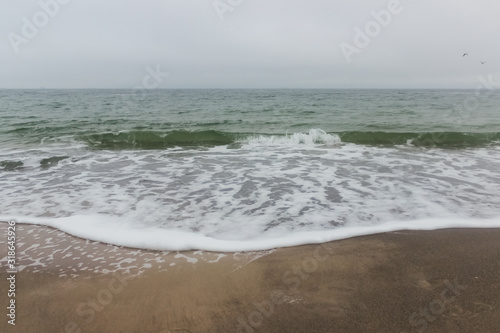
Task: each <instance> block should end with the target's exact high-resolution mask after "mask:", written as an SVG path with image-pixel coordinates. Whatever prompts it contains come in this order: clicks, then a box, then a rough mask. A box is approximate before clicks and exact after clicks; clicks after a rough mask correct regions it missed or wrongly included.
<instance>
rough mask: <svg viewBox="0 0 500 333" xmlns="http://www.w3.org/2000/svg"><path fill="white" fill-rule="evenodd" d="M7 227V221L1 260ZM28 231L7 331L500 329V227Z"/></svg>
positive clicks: (20, 234)
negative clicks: (285, 243) (197, 247)
mask: <svg viewBox="0 0 500 333" xmlns="http://www.w3.org/2000/svg"><path fill="white" fill-rule="evenodd" d="M6 229H7V225H6V224H5V223H0V234H3V235H5V236H4V237H3V239H0V249H1V251H2V252H0V259H2V258H4V256H6V253H7V251H6V250H7V249H6V243H5V242H6V238H7V237H6V235H7V234H6ZM16 236H17V247H18V249H17V258H16V259H17V263H18V268H19V271H18V273H17V274H16V278H17V286H16V304H18V307H17V309H16V326H12V325H9V324H8V323H7V320H6V319H5V315H4V320H3V321H2V322H1V323H0V328H1V331H2V332H35V331H36V332H42V333H43V332H51V333H58V332H110V333H113V332H160V333H167V332H424V331H425V332H466V331H477V332H496V331H497V329H498V327H500V259H498V253H500V242H499V241H498V240H499V239H500V229H472V228H467V229H440V230H433V231H396V232H388V233H382V234H375V235H368V236H359V237H354V238H349V239H344V240H338V241H333V242H328V243H323V244H318V245H301V246H295V247H287V248H279V249H275V250H269V251H254V252H244V253H243V252H240V253H216V252H206V251H182V252H177V251H150V250H138V249H131V248H124V247H119V246H114V245H108V244H103V243H99V242H93V241H89V240H84V239H81V238H77V237H74V236H70V235H68V234H66V233H64V232H62V231H59V230H57V229H52V228H49V227H45V226H36V225H29V224H18V225H17V235H16ZM4 259H6V258H4ZM4 259H2V261H1V263H2V266H1V267H2V271H0V279H1V280H2V281H4V283H2V284H1V285H0V295H3V296H2V299H4V300H7V297H6V295H7V289H8V284H7V281H6V278H7V277H8V274H7V273H6V269H5V265H4V263H5V260H4ZM21 268H22V269H21ZM5 304H7V303H5ZM6 311H7V309H5V310H4V312H6Z"/></svg>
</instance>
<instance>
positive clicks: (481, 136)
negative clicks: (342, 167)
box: [339, 131, 500, 148]
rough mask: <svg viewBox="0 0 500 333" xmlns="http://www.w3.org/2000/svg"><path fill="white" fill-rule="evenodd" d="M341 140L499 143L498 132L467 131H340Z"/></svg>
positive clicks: (466, 145)
mask: <svg viewBox="0 0 500 333" xmlns="http://www.w3.org/2000/svg"><path fill="white" fill-rule="evenodd" d="M339 137H340V139H341V140H342V142H350V143H355V144H359V145H385V146H392V145H407V144H410V145H413V146H417V147H439V148H469V147H471V148H474V147H485V146H491V145H497V144H500V133H499V132H495V133H467V132H427V133H414V132H403V133H401V132H399V133H398V132H363V131H350V132H341V133H339Z"/></svg>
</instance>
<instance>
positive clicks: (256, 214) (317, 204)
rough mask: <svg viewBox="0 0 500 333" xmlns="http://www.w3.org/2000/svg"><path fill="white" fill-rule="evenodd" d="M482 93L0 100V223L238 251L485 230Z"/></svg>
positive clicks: (498, 103)
mask: <svg viewBox="0 0 500 333" xmlns="http://www.w3.org/2000/svg"><path fill="white" fill-rule="evenodd" d="M499 133H500V93H498V92H497V91H495V90H488V89H483V90H481V91H479V90H0V199H1V204H0V221H2V220H8V219H16V220H17V221H19V222H32V223H38V224H44V225H50V226H52V227H55V228H59V229H61V230H64V231H66V232H69V233H72V234H74V235H77V236H80V237H84V238H88V239H93V240H98V241H104V242H108V243H113V244H118V245H124V246H133V247H139V248H150V249H166V250H169V249H176V250H178V249H192V248H197V249H206V250H213V251H242V250H255V249H263V248H273V247H279V246H290V245H297V244H304V243H311V242H322V241H329V240H332V239H338V238H343V237H350V236H353V235H359V234H367V233H374V232H382V231H388V230H397V229H401V228H403V229H405V228H413V229H432V228H443V227H451V226H462V227H472V226H476V227H477V226H480V227H483V226H500V201H499V200H498V198H499V197H500V171H499V170H500V134H499Z"/></svg>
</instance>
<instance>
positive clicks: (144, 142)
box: [79, 129, 500, 150]
mask: <svg viewBox="0 0 500 333" xmlns="http://www.w3.org/2000/svg"><path fill="white" fill-rule="evenodd" d="M79 139H80V140H83V141H85V142H86V144H87V145H88V146H89V147H90V148H92V149H97V150H102V149H105V150H124V149H144V150H151V149H167V148H172V147H186V148H189V147H192V148H197V147H213V146H224V145H231V147H232V148H235V147H241V146H245V145H250V146H314V145H326V146H336V145H339V144H342V143H354V144H357V145H368V146H396V145H412V146H417V147H429V148H432V147H437V148H476V147H487V146H494V145H499V144H500V132H494V133H468V132H427V133H418V132H384V131H345V132H338V133H327V132H326V131H324V130H322V129H310V130H309V131H308V132H305V133H302V132H298V133H290V134H289V133H285V134H255V133H234V132H223V131H216V130H200V131H188V130H174V131H170V132H160V131H142V130H135V131H121V132H117V133H112V132H106V133H96V134H89V135H83V136H80V137H79Z"/></svg>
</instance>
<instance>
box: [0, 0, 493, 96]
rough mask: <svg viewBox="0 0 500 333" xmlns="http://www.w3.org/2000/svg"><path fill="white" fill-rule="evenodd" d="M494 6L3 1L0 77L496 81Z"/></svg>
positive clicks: (8, 82) (119, 82)
mask: <svg viewBox="0 0 500 333" xmlns="http://www.w3.org/2000/svg"><path fill="white" fill-rule="evenodd" d="M373 13H379V14H378V22H377V20H376V18H375V16H377V15H374V14H373ZM499 13H500V2H499V1H495V0H478V1H470V0H442V1H437V0H413V1H411V0H400V1H398V0H349V1H347V0H343V1H341V0H307V1H306V0H143V1H139V0H105V1H103V0H23V1H19V0H2V1H1V2H0V88H41V87H46V88H132V87H134V86H141V85H143V82H146V86H148V87H160V88H470V89H474V88H475V87H476V86H477V85H478V84H479V83H478V76H483V77H485V78H486V77H490V80H491V79H492V80H494V81H500V43H499V37H498V34H499V32H500V19H499ZM356 28H359V29H357V30H355V29H356ZM360 31H361V33H360ZM367 33H368V34H367ZM341 45H342V47H341ZM343 49H344V51H342V50H343ZM346 50H347V51H346ZM464 52H467V53H468V54H469V56H466V57H462V54H463V53H464ZM346 55H347V56H346ZM348 59H349V60H350V62H349V61H348ZM480 61H486V63H485V64H484V65H482V64H481V63H480ZM148 69H149V70H148ZM148 71H149V72H151V71H158V72H159V74H157V76H156V78H157V79H156V81H154V80H153V77H152V76H149V75H150V74H148ZM166 72H168V73H169V75H168V77H165V74H164V73H166ZM490 75H491V76H490Z"/></svg>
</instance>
